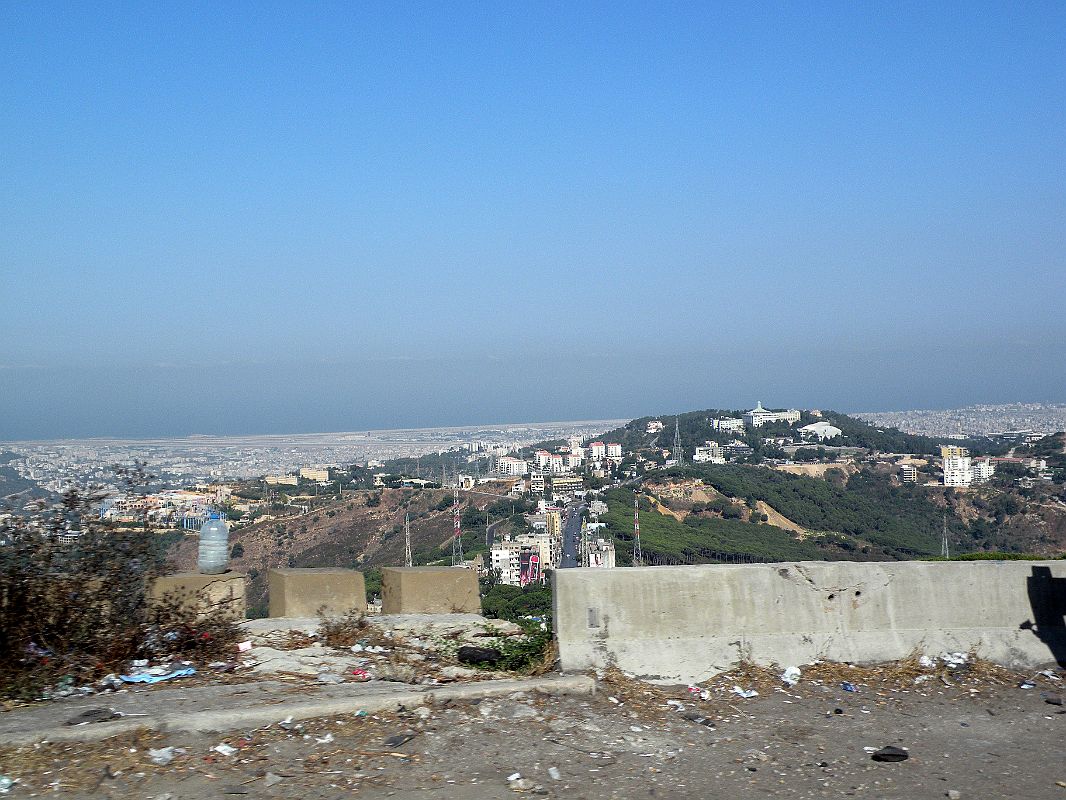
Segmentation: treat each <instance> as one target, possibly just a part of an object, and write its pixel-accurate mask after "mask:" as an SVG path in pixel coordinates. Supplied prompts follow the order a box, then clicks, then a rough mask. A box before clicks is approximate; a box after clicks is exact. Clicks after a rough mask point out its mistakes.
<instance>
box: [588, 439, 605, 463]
mask: <svg viewBox="0 0 1066 800" xmlns="http://www.w3.org/2000/svg"><path fill="white" fill-rule="evenodd" d="M606 455H607V445H605V444H604V443H603V442H593V443H592V444H590V445H589V460H590V461H602V460H603V459H604V457H605V456H606Z"/></svg>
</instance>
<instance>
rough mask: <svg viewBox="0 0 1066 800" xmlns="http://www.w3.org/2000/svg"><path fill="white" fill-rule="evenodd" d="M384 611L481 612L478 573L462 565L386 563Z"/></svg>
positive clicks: (383, 572)
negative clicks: (414, 565)
mask: <svg viewBox="0 0 1066 800" xmlns="http://www.w3.org/2000/svg"><path fill="white" fill-rule="evenodd" d="M381 613H382V614H480V613H481V594H480V591H479V588H478V582H477V573H476V572H474V570H472V569H464V568H462V567H383V568H382V570H381Z"/></svg>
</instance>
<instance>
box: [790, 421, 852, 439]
mask: <svg viewBox="0 0 1066 800" xmlns="http://www.w3.org/2000/svg"><path fill="white" fill-rule="evenodd" d="M843 433H844V431H842V430H840V428H838V427H836V426H835V425H830V424H829V423H828V422H824V421H823V422H812V423H811V424H810V425H804V426H803V427H802V428H800V429H799V434H800V436H803V437H809V438H811V439H818V440H819V441H824V440H826V439H835V438H836V437H838V436H841V435H843Z"/></svg>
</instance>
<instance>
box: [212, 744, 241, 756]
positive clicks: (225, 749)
mask: <svg viewBox="0 0 1066 800" xmlns="http://www.w3.org/2000/svg"><path fill="white" fill-rule="evenodd" d="M211 749H212V750H214V751H215V752H216V753H218V754H219V755H222V756H232V755H234V754H235V753H236V752H237V748H236V747H233V746H232V745H228V744H226V743H225V742H221V743H220V744H216V745H215V746H214V747H212V748H211Z"/></svg>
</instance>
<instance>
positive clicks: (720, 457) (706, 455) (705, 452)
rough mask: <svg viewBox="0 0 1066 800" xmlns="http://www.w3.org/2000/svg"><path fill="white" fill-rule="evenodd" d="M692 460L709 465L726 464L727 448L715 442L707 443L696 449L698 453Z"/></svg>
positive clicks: (694, 454)
mask: <svg viewBox="0 0 1066 800" xmlns="http://www.w3.org/2000/svg"><path fill="white" fill-rule="evenodd" d="M692 460H693V461H696V462H706V463H709V464H724V463H725V448H724V447H722V446H721V445H720V444H716V443H715V442H707V443H706V444H705V445H704V446H703V447H697V448H696V452H695V453H693V455H692Z"/></svg>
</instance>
